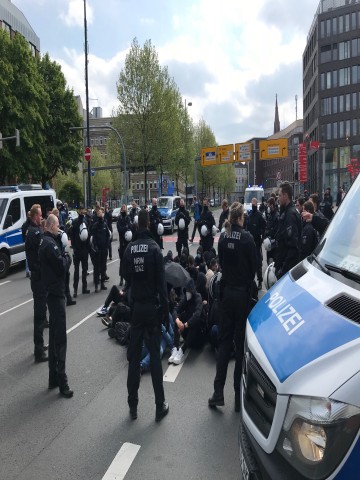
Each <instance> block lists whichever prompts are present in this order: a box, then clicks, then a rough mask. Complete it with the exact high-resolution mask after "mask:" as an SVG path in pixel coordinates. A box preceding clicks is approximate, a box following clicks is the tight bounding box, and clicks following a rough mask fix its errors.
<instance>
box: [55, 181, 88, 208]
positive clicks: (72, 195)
mask: <svg viewBox="0 0 360 480" xmlns="http://www.w3.org/2000/svg"><path fill="white" fill-rule="evenodd" d="M58 196H59V198H61V199H62V200H63V201H65V202H67V203H68V204H69V205H70V206H72V207H78V206H79V205H80V204H83V192H82V188H81V186H80V185H79V184H78V183H77V182H76V181H75V180H67V181H66V182H65V183H64V185H63V186H62V188H61V189H60V190H59V191H58Z"/></svg>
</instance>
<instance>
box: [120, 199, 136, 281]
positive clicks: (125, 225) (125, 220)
mask: <svg viewBox="0 0 360 480" xmlns="http://www.w3.org/2000/svg"><path fill="white" fill-rule="evenodd" d="M116 227H117V230H118V233H119V243H120V245H119V258H120V266H119V275H120V287H121V286H122V285H123V279H124V273H123V270H124V266H123V257H124V252H125V250H126V247H127V246H128V244H129V241H131V240H132V238H133V230H132V223H131V220H130V216H129V215H128V214H127V206H126V205H125V204H123V205H121V209H120V215H119V218H118V221H117V223H116ZM126 232H131V235H130V237H131V238H130V237H128V235H129V233H126ZM129 238H130V240H129Z"/></svg>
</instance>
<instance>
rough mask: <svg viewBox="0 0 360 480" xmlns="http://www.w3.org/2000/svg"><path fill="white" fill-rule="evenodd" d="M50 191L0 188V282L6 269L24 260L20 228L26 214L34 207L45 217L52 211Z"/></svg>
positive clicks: (32, 188)
mask: <svg viewBox="0 0 360 480" xmlns="http://www.w3.org/2000/svg"><path fill="white" fill-rule="evenodd" d="M55 197H56V195H55V191H54V190H43V189H42V187H41V185H16V186H0V278H4V277H6V275H7V274H8V272H9V268H10V266H12V265H14V264H16V263H19V262H21V261H23V260H25V244H24V241H23V238H22V231H21V227H22V225H23V223H24V222H25V221H26V215H27V212H28V211H29V210H30V208H31V207H32V206H33V205H34V204H36V203H38V204H39V205H40V206H41V210H42V214H43V216H45V214H46V211H47V209H48V208H51V209H52V208H54V202H55Z"/></svg>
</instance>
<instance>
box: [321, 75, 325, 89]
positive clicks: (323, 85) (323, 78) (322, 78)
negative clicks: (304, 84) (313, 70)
mask: <svg viewBox="0 0 360 480" xmlns="http://www.w3.org/2000/svg"><path fill="white" fill-rule="evenodd" d="M320 90H325V73H322V74H321V75H320Z"/></svg>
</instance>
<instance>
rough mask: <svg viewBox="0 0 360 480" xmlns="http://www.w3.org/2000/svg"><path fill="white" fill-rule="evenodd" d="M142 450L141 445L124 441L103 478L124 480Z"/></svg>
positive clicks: (103, 479) (106, 479)
mask: <svg viewBox="0 0 360 480" xmlns="http://www.w3.org/2000/svg"><path fill="white" fill-rule="evenodd" d="M139 450H140V445H136V444H135V443H124V444H123V446H122V447H121V448H120V450H119V451H118V453H117V454H116V457H115V458H114V460H113V461H112V463H111V465H110V467H109V468H108V469H107V471H106V473H105V475H104V476H103V477H102V480H122V479H123V478H125V475H126V474H127V472H128V470H129V468H130V467H131V464H132V463H133V461H134V460H135V457H136V455H137V453H138V451H139Z"/></svg>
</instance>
